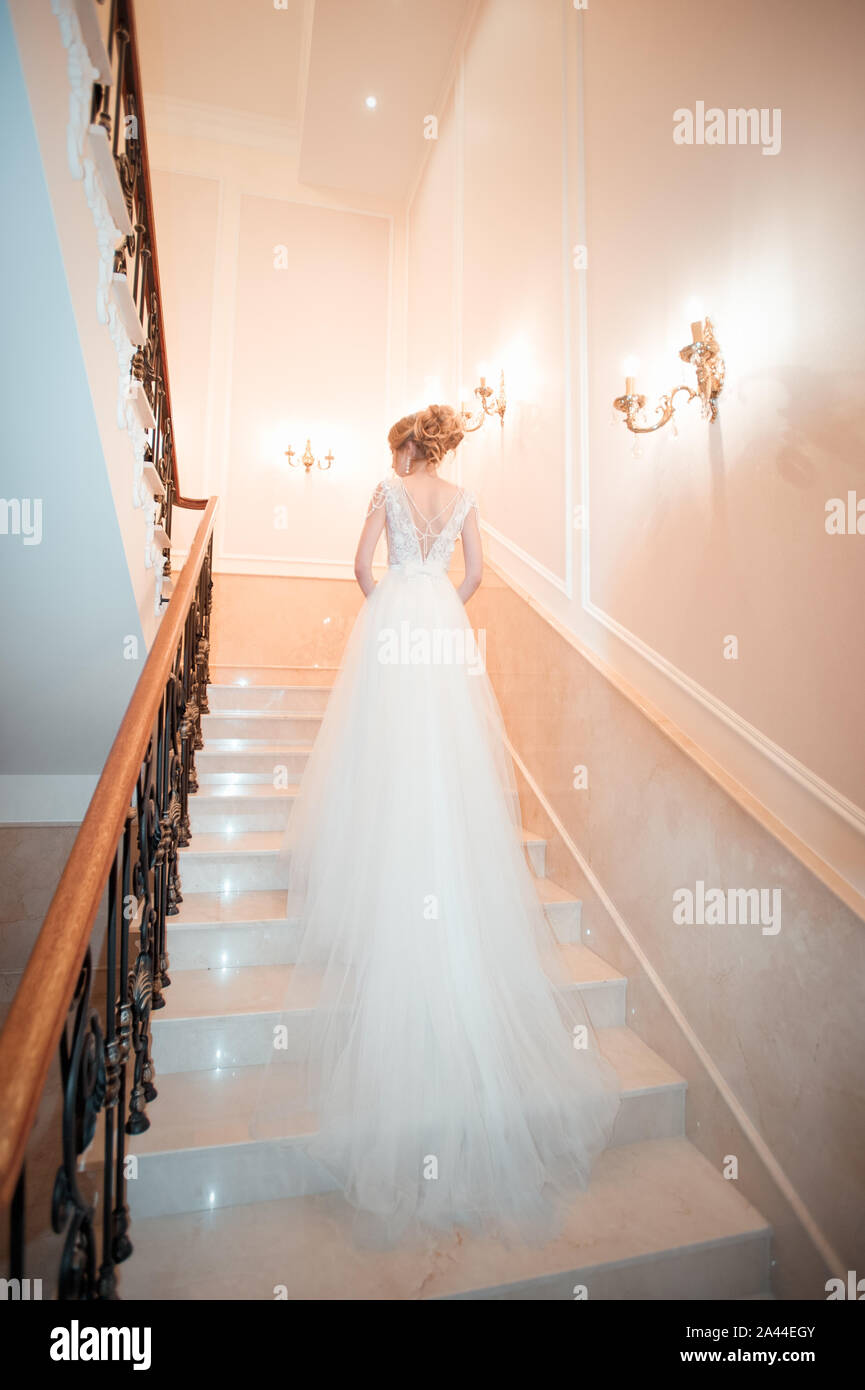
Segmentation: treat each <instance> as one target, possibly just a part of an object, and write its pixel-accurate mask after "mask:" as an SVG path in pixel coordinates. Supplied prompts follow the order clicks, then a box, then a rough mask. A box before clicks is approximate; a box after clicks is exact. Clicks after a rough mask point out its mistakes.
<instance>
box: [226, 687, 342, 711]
mask: <svg viewBox="0 0 865 1390" xmlns="http://www.w3.org/2000/svg"><path fill="white" fill-rule="evenodd" d="M330 689H331V688H330V686H329V685H248V684H243V685H241V684H239V683H235V684H234V685H209V686H208V687H207V703H208V704H209V705H210V712H211V714H224V713H226V712H230V713H232V714H233V713H240V714H245V713H251V712H253V711H259V710H268V711H275V712H277V713H281V712H283V711H296V712H297V713H310V712H312V713H316V714H321V713H322V712H323V711H324V709H325V706H326V705H327V700H328V696H329V695H330Z"/></svg>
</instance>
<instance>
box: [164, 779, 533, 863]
mask: <svg viewBox="0 0 865 1390" xmlns="http://www.w3.org/2000/svg"><path fill="white" fill-rule="evenodd" d="M299 789H300V788H299V784H298V783H295V784H294V785H292V786H285V787H282V786H280V787H274V786H273V785H270V784H267V783H256V782H249V783H243V784H241V785H239V786H232V784H231V783H207V784H205V785H204V786H202V787H200V788H199V790H198V792H196V793H195V795H193V796H191V797H190V798H189V819H190V826H191V828H192V834H193V836H197V835H212V834H218V835H225V836H234V835H238V834H241V833H243V834H245V833H247V832H249V831H275V830H284V829H285V827H286V826H287V825H288V820H289V816H290V815H291V808H292V805H293V804H294V802H295V801H296V799H297V795H298V791H299ZM523 845H524V847H525V851H526V854H527V856H528V860H529V864H530V866H531V869H532V872H533V873H535V874H537V876H538V877H539V878H543V877H544V875H545V873H546V850H547V842H546V840H545V839H544V838H543V837H542V836H541V835H535V834H533V833H532V832H530V831H523ZM195 848H196V841H195V840H193V843H192V844H191V845H190V849H192V850H194V849H195ZM226 848H229V845H228V844H227V843H226Z"/></svg>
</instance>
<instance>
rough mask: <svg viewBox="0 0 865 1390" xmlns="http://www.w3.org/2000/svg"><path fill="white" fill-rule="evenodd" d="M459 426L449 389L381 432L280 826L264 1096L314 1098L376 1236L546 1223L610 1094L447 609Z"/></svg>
mask: <svg viewBox="0 0 865 1390" xmlns="http://www.w3.org/2000/svg"><path fill="white" fill-rule="evenodd" d="M461 439H462V430H461V428H460V424H459V421H458V418H457V416H456V415H455V413H454V412H453V411H452V410H451V409H450V408H449V407H446V406H430V407H429V408H428V409H427V410H425V411H422V412H420V413H418V414H416V415H410V416H407V417H406V418H405V419H403V420H400V421H399V422H398V423H397V424H396V425H394V427H393V429H392V430H391V431H390V434H389V436H388V440H389V443H390V446H391V450H392V454H393V471H392V473H391V474H390V475H389V476H388V477H387V478H385V479H383V480H382V482H381V483H380V484H379V485H378V487H377V488H376V490H375V492H374V494H373V497H372V499H371V502H370V507H369V512H368V515H367V518H366V522H365V524H364V527H363V530H362V532H361V536H360V543H359V545H358V550H357V558H356V564H355V573H356V575H357V579H358V583H359V584H360V586H361V588H362V589H363V592H364V594H365V595H366V602H365V604H364V606H363V608H362V610H361V612H360V614H359V615H358V618H357V621H356V623H355V625H354V628H353V630H352V633H351V636H350V638H349V641H348V643H347V646H346V650H345V657H344V660H343V664H342V668H341V670H340V672H339V675H338V677H337V680H336V682H335V684H334V686H333V690H332V693H331V696H330V699H329V703H328V706H327V710H326V713H325V715H324V718H323V720H322V724H321V728H320V732H319V734H318V737H317V739H316V742H315V744H314V746H313V749H312V752H311V754H310V757H309V762H308V765H307V770H306V773H305V775H304V777H303V782H302V785H301V788H300V792H299V796H298V798H297V801H296V803H295V806H294V809H293V812H292V815H291V820H290V823H289V828H288V831H287V834H286V840H285V846H284V855H285V862H286V866H287V874H288V883H289V908H288V915H289V916H295V917H297V918H298V919H299V928H298V933H299V939H298V949H297V963H296V965H295V967H294V969H293V971H292V982H291V987H290V991H289V998H288V999H287V1000H286V1005H285V1013H284V1015H283V1020H284V1023H285V1028H284V1029H276V1030H275V1034H277V1035H278V1036H279V1038H280V1039H281V1042H277V1043H276V1048H277V1051H276V1052H275V1054H274V1064H272V1065H271V1067H270V1068H269V1076H268V1080H267V1084H266V1088H265V1091H264V1092H263V1094H262V1097H261V1101H260V1114H261V1112H263V1111H264V1110H266V1111H267V1129H268V1130H269V1132H270V1133H274V1132H279V1131H280V1130H281V1132H282V1133H285V1128H286V1127H285V1123H284V1122H285V1119H286V1116H287V1115H288V1114H289V1112H291V1111H292V1109H296V1107H297V1106H304V1107H308V1109H309V1110H311V1111H312V1112H314V1114H315V1133H314V1134H313V1137H312V1139H311V1141H310V1142H309V1144H308V1146H307V1150H308V1153H309V1154H310V1155H311V1156H312V1157H313V1158H314V1159H315V1160H317V1162H318V1164H320V1165H322V1166H323V1168H324V1170H325V1172H326V1174H327V1175H329V1177H330V1179H331V1180H332V1183H335V1184H336V1185H337V1186H338V1187H340V1188H341V1189H342V1190H343V1192H344V1194H345V1196H346V1198H347V1199H348V1200H349V1202H351V1203H352V1204H353V1206H354V1207H355V1208H356V1209H357V1212H358V1213H359V1216H360V1226H361V1227H362V1230H363V1239H364V1240H365V1241H368V1240H371V1239H374V1240H376V1241H377V1242H379V1243H384V1244H390V1243H393V1242H395V1241H399V1240H404V1239H407V1238H408V1237H409V1236H411V1235H413V1234H418V1233H420V1234H424V1233H427V1234H428V1233H429V1231H430V1230H432V1231H436V1230H437V1231H441V1230H449V1229H453V1228H454V1227H459V1228H470V1229H474V1230H481V1231H483V1232H485V1233H494V1234H497V1235H499V1236H501V1237H503V1238H506V1239H507V1238H513V1237H515V1238H517V1239H521V1240H538V1239H545V1238H547V1237H549V1236H550V1235H551V1234H553V1233H554V1231H555V1230H556V1229H557V1228H558V1225H559V1220H560V1214H561V1199H563V1198H565V1197H566V1196H567V1193H568V1192H569V1191H571V1190H573V1189H574V1188H577V1189H581V1188H584V1187H585V1186H586V1184H587V1182H588V1178H589V1173H590V1169H591V1166H592V1161H593V1159H594V1158H595V1156H596V1155H597V1154H598V1153H599V1151H600V1150H601V1149H603V1148H604V1147H605V1146H606V1145H607V1143H608V1142H609V1139H610V1134H611V1131H612V1127H613V1122H614V1120H615V1116H616V1113H617V1110H618V1105H619V1097H618V1083H617V1078H616V1075H615V1073H614V1072H613V1070H612V1068H611V1066H610V1065H609V1063H608V1062H607V1061H606V1060H605V1059H604V1058H603V1057H602V1056H601V1054H600V1052H599V1050H598V1046H597V1041H596V1038H595V1035H594V1032H593V1030H592V1027H591V1025H590V1023H589V1020H588V1017H587V1014H586V1011H585V1007H584V1005H583V1003H582V1000H581V998H580V994H579V991H578V989H577V988H576V986H575V985H574V984H573V982H572V981H571V980H570V979H569V978H568V976H567V974H566V972H565V971H564V969H563V965H562V962H561V959H560V953H559V950H558V947H557V944H556V941H555V939H554V937H553V935H552V933H551V930H550V927H549V925H548V923H547V920H546V917H545V915H544V912H543V909H542V907H541V905H540V902H539V899H538V896H537V893H536V888H535V884H534V881H533V878H532V875H531V873H530V871H529V868H528V865H527V862H526V859H525V854H524V849H523V844H522V838H521V825H520V812H519V804H518V800H517V795H516V785H515V780H514V773H513V766H512V763H511V759H510V756H509V753H508V750H507V747H506V745H505V742H504V727H503V723H502V718H501V714H500V712H499V708H498V705H497V703H496V699H495V696H494V694H493V691H492V687H491V685H490V682H489V679H488V677H487V675H486V673H485V670H484V669H483V663H482V654H483V645H482V644H477V643H476V642H475V638H474V634H473V632H472V628H471V625H470V623H469V621H468V618H467V617H466V613H465V610H464V607H463V604H464V602H465V601H466V600H467V599H468V598H469V597H470V596H471V594H472V593H474V591H475V589H476V588H477V586H478V584H479V583H480V580H481V574H482V557H481V541H480V532H479V527H478V515H477V503H476V501H475V499H474V497H473V496H472V495H471V494H470V493H469V492H467V491H466V490H465V489H462V488H457V487H455V486H453V484H451V483H448V482H445V481H444V480H443V479H440V478H439V477H438V476H437V471H436V470H437V469H438V466H439V465H440V463H441V462H442V460H443V458H444V457H445V455H446V454H447V453H449V451H451V450H452V449H454V448H455V447H456V446H457V445H458V444H459V442H460V440H461ZM383 530H384V531H386V533H387V547H388V569H387V572H386V574H385V575H384V577H383V578H382V580H381V581H380V583H378V584H376V583H375V581H374V579H373V572H372V560H373V554H374V551H375V549H376V545H377V542H378V541H379V539H380V537H381V533H382V531H383ZM460 535H461V536H462V544H463V552H464V558H465V578H464V580H463V582H462V584H461V585H460V586H459V588H458V589H455V588H454V586H453V584H452V583H451V581H450V579H449V578H448V567H449V564H450V559H451V552H452V551H453V547H454V543H455V541H456V539H457V537H458V536H460ZM286 1039H287V1042H286ZM280 1048H282V1049H283V1051H282V1055H281V1056H280V1055H279V1052H280ZM286 1059H287V1060H290V1061H291V1063H292V1067H293V1070H292V1072H289V1071H288V1070H286V1068H285V1067H284V1066H281V1065H279V1063H280V1062H282V1061H284V1060H286ZM298 1070H299V1072H300V1079H301V1085H300V1087H299V1090H295V1089H294V1087H293V1086H292V1085H290V1084H289V1080H288V1078H289V1075H293V1076H294V1077H295V1084H296V1077H297V1073H298ZM319 1171H320V1170H319Z"/></svg>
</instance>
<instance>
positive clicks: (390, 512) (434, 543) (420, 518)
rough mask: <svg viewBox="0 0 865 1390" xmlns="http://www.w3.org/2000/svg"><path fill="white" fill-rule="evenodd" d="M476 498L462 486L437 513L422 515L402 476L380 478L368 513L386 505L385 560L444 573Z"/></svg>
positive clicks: (475, 503) (391, 564) (394, 563)
mask: <svg viewBox="0 0 865 1390" xmlns="http://www.w3.org/2000/svg"><path fill="white" fill-rule="evenodd" d="M477 505H478V504H477V499H476V498H475V496H474V494H473V493H471V492H468V491H467V490H466V489H465V488H460V489H459V491H458V492H456V493H455V494H454V496H453V497H452V498H451V499H450V500H449V501H448V502H447V504H446V505H445V506H444V507H443V508H442V510H441V511H440V512H439V513H438V514H437V515H436V516H431V517H428V516H425V515H424V514H423V512H421V511H420V509H419V508H418V506H417V503H416V502H415V501H414V499H413V498H412V497H411V496H410V495H409V491H408V488H407V487H405V485H404V484H403V482H402V481H401V479H399V478H397V477H396V476H393V477H390V478H383V479H382V481H381V482H380V483H379V485H378V487H377V488H376V490H375V492H374V493H373V495H372V499H371V501H370V504H369V511H368V512H367V515H368V516H370V515H372V513H373V512H374V511H376V510H377V509H378V508H379V507H382V506H383V507H384V508H385V525H386V528H387V556H388V564H389V565H390V566H391V567H393V566H397V565H398V566H404V565H416V564H421V565H422V566H423V567H424V568H425V569H435V570H440V571H441V572H442V573H445V572H446V571H447V569H448V566H449V565H450V561H451V555H452V553H453V548H454V545H455V543H456V538H457V536H458V535H459V534H460V532H461V531H462V529H463V526H464V524H465V520H466V517H467V516H468V514H469V512H470V511H471V509H472V508H473V507H474V508H475V510H477Z"/></svg>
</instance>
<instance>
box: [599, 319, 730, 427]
mask: <svg viewBox="0 0 865 1390" xmlns="http://www.w3.org/2000/svg"><path fill="white" fill-rule="evenodd" d="M691 337H692V339H693V341H692V342H690V343H689V344H688V346H687V347H683V348H682V349H681V351H680V352H679V356H680V357H681V359H682V361H683V362H688V363H690V364H692V365H693V366H694V368H695V369H696V373H697V389H696V391H694V390H692V388H691V387H690V386H676V387H675V388H674V389H673V390H672V391H669V392H668V393H667V395H665V396H661V398H660V401H659V403H658V405H656V406H655V414H656V415H658V416H659V417H660V418H659V419H658V420H656V421H655V423H654V424H653V425H647V424H645V423H640V422H641V421H644V420H645V416H644V415H643V411H644V410H645V407H646V397H645V396H640V395H638V394H637V393H636V391H635V389H634V377H632V376H628V377H626V378H625V394H624V395H623V396H617V397H616V399H615V400H614V401H613V405H614V406H615V408H616V410H619V411H621V413H622V415H623V416H624V420H625V424H626V425H627V427H628V429H629V430H631V431H632V432H633V433H634V434H651V433H652V431H653V430H659V429H661V427H662V426H663V425H666V424H668V423H669V421H670V420H672V418H673V415H674V414H675V410H676V407H675V404H674V402H675V399H676V397H677V396H678V394H679V392H680V391H684V392H686V393H687V397H688V400H689V401H692V400H693V399H694V397H695V396H699V398H700V413H701V415H702V417H703V419H704V420H710V421H711V420H717V418H718V405H717V401H718V397H719V396H720V394H721V391H722V389H723V386H724V372H725V367H724V359H723V357H722V356H721V349H720V347H719V346H718V342H717V339H716V338H715V333H714V329H713V328H712V321H711V319H706V320H705V321H703V320H697V322H696V323H692V324H691Z"/></svg>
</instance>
